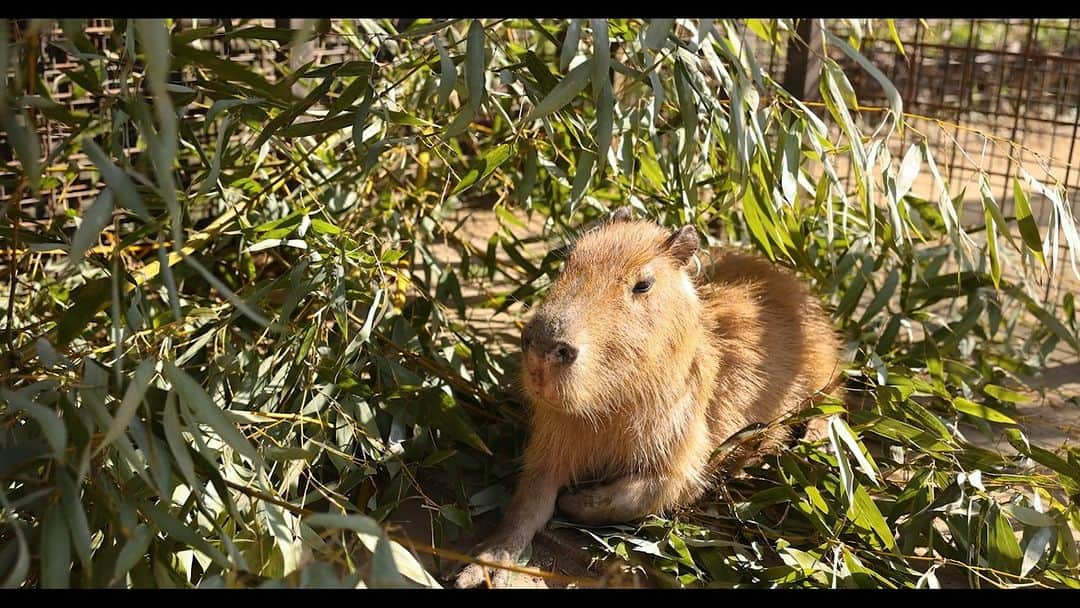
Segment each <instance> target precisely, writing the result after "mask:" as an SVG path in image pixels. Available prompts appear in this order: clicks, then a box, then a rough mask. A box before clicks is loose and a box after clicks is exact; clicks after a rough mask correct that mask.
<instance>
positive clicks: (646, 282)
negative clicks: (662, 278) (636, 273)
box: [634, 277, 654, 293]
mask: <svg viewBox="0 0 1080 608" xmlns="http://www.w3.org/2000/svg"><path fill="white" fill-rule="evenodd" d="M653 281H654V279H653V278H652V277H650V278H648V279H643V280H641V281H638V282H637V283H634V293H645V292H646V291H649V289H651V288H652V284H653Z"/></svg>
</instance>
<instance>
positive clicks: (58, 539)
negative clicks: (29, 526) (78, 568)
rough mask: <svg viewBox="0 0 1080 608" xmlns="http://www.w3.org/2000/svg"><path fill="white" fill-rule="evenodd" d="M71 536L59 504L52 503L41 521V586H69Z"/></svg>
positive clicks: (56, 587)
mask: <svg viewBox="0 0 1080 608" xmlns="http://www.w3.org/2000/svg"><path fill="white" fill-rule="evenodd" d="M70 580H71V538H70V537H69V535H68V529H67V524H66V518H65V517H64V512H63V510H62V509H61V507H60V505H59V504H57V503H54V504H53V505H52V506H51V507H49V510H48V511H46V512H45V517H44V518H42V521H41V586H42V587H44V588H46V589H61V588H66V587H68V586H70V584H71V583H70Z"/></svg>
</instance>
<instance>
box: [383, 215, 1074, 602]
mask: <svg viewBox="0 0 1080 608" xmlns="http://www.w3.org/2000/svg"><path fill="white" fill-rule="evenodd" d="M458 214H459V217H458V218H456V219H458V220H461V221H462V222H463V223H462V225H461V230H460V231H459V232H458V234H459V236H460V237H462V238H463V239H465V240H467V241H468V242H470V243H472V244H473V246H474V248H475V250H476V252H477V255H481V256H482V255H483V252H484V251H485V250H486V247H487V241H488V239H489V238H490V237H491V235H492V234H493V233H494V232H495V231H497V230H498V229H499V224H498V220H497V218H496V217H495V215H494V214H493V213H492V212H491V211H490V210H486V209H463V210H460V211H459V212H458ZM520 219H521V221H522V223H523V226H520V227H519V226H511V227H509V229H510V230H512V232H513V233H514V234H515V235H517V236H518V237H521V238H524V237H527V236H530V235H536V234H540V233H541V228H542V218H540V217H539V216H535V217H534V218H532V219H531V220H530V219H529V218H526V217H524V216H521V217H520ZM530 249H532V250H534V251H535V252H537V253H539V254H541V255H542V253H543V245H534V246H531V247H530ZM433 254H434V255H436V256H438V257H439V258H440V259H441V260H442V261H443V263H444V264H454V263H457V262H459V261H460V255H459V253H458V252H457V250H456V249H454V248H453V247H450V246H448V245H441V246H436V247H433ZM500 255H505V254H501V253H500ZM1062 280H1063V288H1065V289H1070V290H1073V291H1074V292H1075V291H1076V287H1078V286H1080V281H1078V280H1077V279H1076V278H1075V277H1072V276H1071V271H1066V273H1065V275H1064V277H1063V279H1062ZM461 287H462V295H463V296H464V297H465V298H466V300H467V301H476V300H484V299H487V298H489V297H493V296H497V295H500V294H502V293H505V292H506V289H507V287H506V286H505V285H499V284H497V283H493V282H490V281H485V282H484V283H483V284H482V285H477V284H463V285H462V286H461ZM469 312H470V318H469V319H467V321H468V322H469V323H470V324H472V325H473V326H474V327H478V328H480V331H481V332H486V333H487V337H488V338H489V340H490V341H491V344H493V345H501V346H504V347H506V348H508V349H511V352H512V350H513V349H515V348H516V343H517V337H518V334H519V331H520V330H519V326H518V325H516V322H520V320H521V319H522V318H523V317H525V316H526V314H527V313H525V311H523V310H522V305H521V304H520V303H514V304H513V305H512V306H511V307H510V309H509V311H508V312H507V313H504V314H500V315H494V314H493V311H491V310H490V309H485V308H479V307H476V308H472V309H470V311H469ZM1050 359H1051V362H1050V365H1048V366H1047V367H1046V368H1045V369H1043V370H1041V371H1040V372H1039V373H1038V374H1036V375H1035V376H1033V377H1032V378H1029V380H1030V381H1031V383H1032V385H1033V386H1035V387H1038V388H1042V389H1043V391H1042V392H1043V394H1042V395H1037V394H1035V395H1033V396H1034V397H1035V398H1034V399H1033V400H1032V401H1031V402H1029V403H1027V404H1023V405H1020V406H1019V408H1018V409H1019V410H1020V411H1021V415H1020V416H1019V418H1020V420H1021V422H1023V424H1024V425H1025V432H1026V434H1027V436H1028V438H1029V440H1030V441H1031V442H1032V443H1035V444H1037V445H1039V446H1041V447H1044V448H1046V449H1050V450H1055V449H1057V448H1060V447H1062V446H1065V445H1075V444H1076V443H1077V442H1078V441H1080V360H1078V359H1077V357H1076V354H1075V353H1073V352H1072V351H1071V350H1070V349H1069V348H1068V347H1059V348H1058V349H1057V350H1056V351H1055V352H1054V353H1053V354H1052V356H1051V358H1050ZM961 431H962V432H965V436H966V437H967V438H968V440H969V441H971V442H972V443H974V444H976V445H980V446H982V447H987V448H993V449H998V450H1005V451H1011V450H1012V448H1011V447H1010V446H1009V445H1008V443H1007V442H1006V441H1005V440H1004V438H1003V436H998V437H997V438H988V437H986V436H984V435H983V434H982V433H980V432H979V431H977V430H976V429H975V428H974V427H969V428H965V427H963V426H962V427H961ZM434 486H435V487H437V486H438V482H437V480H435V483H434ZM424 487H425V489H427V488H428V486H427V485H426V484H425V486H424ZM448 496H449V494H448ZM433 517H434V514H430V513H428V512H427V511H426V510H425V509H424V508H423V506H422V505H421V504H420V503H419V501H414V502H410V503H407V504H406V505H405V506H404V507H403V508H402V509H400V510H399V511H398V512H396V513H395V514H394V516H393V517H392V519H391V521H390V523H391V524H392V525H393V526H395V527H396V528H397V532H398V534H401V535H403V536H406V537H407V538H410V539H411V540H414V541H416V542H418V543H421V544H427V545H430V544H433V543H432V540H433V539H432V532H431V525H432V518H433ZM498 518H499V514H498V511H489V512H487V513H485V514H483V515H480V516H478V517H475V518H474V530H473V535H471V536H464V537H462V538H460V539H458V541H457V542H456V543H452V545H451V546H447V547H444V548H445V549H449V550H451V551H455V552H458V553H464V554H468V553H470V551H471V550H472V549H473V547H474V546H475V544H476V543H477V542H479V541H481V540H483V538H484V537H485V536H486V534H488V533H489V532H490V531H491V530H493V529H494V527H495V525H496V524H497V523H498ZM591 545H593V541H592V540H591V539H589V538H588V537H587V536H585V535H584V534H581V533H580V532H577V531H575V530H569V529H564V528H559V529H548V530H545V531H543V532H542V533H540V534H538V535H537V537H536V539H534V541H533V544H532V555H531V558H530V559H529V562H528V567H530V568H536V569H539V570H543V571H547V572H549V573H553V574H554V575H556V577H555V578H551V577H544V576H536V575H530V574H525V573H517V572H515V573H514V574H513V575H512V578H511V581H512V584H513V585H514V586H517V587H566V586H571V587H584V586H591V585H594V584H600V585H603V586H616V587H636V586H647V585H648V582H647V580H646V579H645V578H644V577H643V576H641V575H635V574H631V573H629V572H626V571H620V570H615V571H609V572H597V571H596V570H595V569H593V568H591V566H592V557H591V556H592V554H591V552H590V550H589V547H590V546H591ZM418 557H419V558H420V559H421V561H422V562H423V563H424V564H425V566H427V567H428V568H430V571H432V572H433V573H438V575H439V576H440V578H441V579H442V580H443V581H444V583H446V584H448V585H449V584H451V583H450V581H449V577H450V575H451V574H452V573H453V572H455V571H456V568H457V567H458V566H457V565H456V564H454V563H453V562H452V561H450V560H442V565H441V567H436V562H435V560H434V559H433V558H431V556H428V555H418Z"/></svg>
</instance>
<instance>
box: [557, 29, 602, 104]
mask: <svg viewBox="0 0 1080 608" xmlns="http://www.w3.org/2000/svg"><path fill="white" fill-rule="evenodd" d="M589 28H591V29H592V35H593V74H592V84H593V96H594V97H597V98H598V99H599V98H600V97H601V96H602V91H603V86H604V84H605V83H607V85H608V87H610V86H611V74H610V71H611V43H610V42H609V41H608V22H607V19H590V20H589ZM567 65H569V64H567ZM563 69H566V68H563Z"/></svg>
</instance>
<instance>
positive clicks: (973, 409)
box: [952, 397, 1017, 424]
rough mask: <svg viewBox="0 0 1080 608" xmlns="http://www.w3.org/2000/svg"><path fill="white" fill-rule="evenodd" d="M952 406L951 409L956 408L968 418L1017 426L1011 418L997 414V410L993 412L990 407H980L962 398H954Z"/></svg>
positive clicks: (980, 405) (978, 404)
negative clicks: (972, 417)
mask: <svg viewBox="0 0 1080 608" xmlns="http://www.w3.org/2000/svg"><path fill="white" fill-rule="evenodd" d="M952 404H953V407H954V408H956V411H958V412H963V413H964V414H967V415H969V416H974V417H976V418H982V419H984V420H989V421H990V422H1001V423H1004V424H1017V422H1016V421H1015V420H1013V419H1012V418H1009V417H1008V416H1006V415H1005V414H1002V413H1001V412H999V411H997V410H995V409H993V408H991V407H987V406H985V405H982V404H980V403H975V402H973V401H969V400H967V399H964V398H963V397H955V398H953V401H952Z"/></svg>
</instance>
